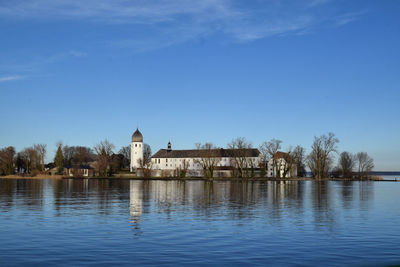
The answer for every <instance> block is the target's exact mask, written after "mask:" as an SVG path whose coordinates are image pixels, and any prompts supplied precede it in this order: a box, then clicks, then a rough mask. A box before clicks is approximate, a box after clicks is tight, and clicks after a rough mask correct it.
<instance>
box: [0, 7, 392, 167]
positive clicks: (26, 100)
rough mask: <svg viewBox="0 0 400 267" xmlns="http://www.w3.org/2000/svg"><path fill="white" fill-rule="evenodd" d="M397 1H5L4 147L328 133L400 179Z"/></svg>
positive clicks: (301, 139) (306, 142)
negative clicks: (137, 134) (136, 135)
mask: <svg viewBox="0 0 400 267" xmlns="http://www.w3.org/2000/svg"><path fill="white" fill-rule="evenodd" d="M399 11H400V2H399V1H394V0H393V1H390V0H385V1H367V0H346V1H345V0H343V1H341V0H336V1H335V0H304V1H291V0H276V1H272V0H264V1H261V0H246V1H238V0H204V1H193V0H191V1H189V0H158V1H156V0H148V1H139V0H132V1H129V0H114V1H111V0H96V1H94V0H86V1H77V0H57V1H54V0H31V1H26V0H15V1H8V0H7V1H2V0H0V34H1V35H0V36H1V37H0V51H1V52H0V96H1V112H0V121H1V124H0V147H4V146H9V145H13V146H15V147H16V148H17V150H21V149H23V148H24V147H27V146H30V145H33V144H34V143H46V144H47V145H48V150H49V156H48V159H49V160H51V159H52V157H53V155H54V150H55V144H56V142H57V141H63V143H64V144H68V145H86V146H93V145H94V144H96V143H97V142H99V141H101V140H104V139H108V140H110V141H111V142H112V143H114V144H115V146H116V148H117V150H118V149H119V148H120V147H122V146H125V145H128V144H129V142H130V136H131V134H132V133H133V131H134V130H135V129H136V126H139V128H140V130H141V131H142V133H143V135H144V138H145V142H147V143H149V144H150V145H151V147H152V150H153V152H155V151H156V150H158V149H160V148H164V147H165V146H166V144H167V142H168V140H171V142H172V145H173V148H177V149H178V148H180V149H184V148H192V147H194V143H196V142H205V141H211V142H213V143H214V144H216V145H217V146H221V147H225V146H226V144H227V143H229V142H230V141H231V140H232V139H233V138H235V137H238V136H244V137H246V138H247V139H248V140H250V141H251V142H252V143H253V145H254V146H258V145H259V144H260V143H262V142H263V141H265V140H270V139H271V138H278V139H281V140H282V141H283V146H284V148H287V147H289V146H290V145H293V146H295V145H297V144H300V145H303V146H304V147H305V148H306V149H307V151H308V152H309V151H310V145H311V143H312V141H313V137H314V136H315V135H321V134H324V133H328V132H334V133H335V134H336V135H337V137H338V138H339V139H340V144H339V150H340V151H344V150H346V151H351V152H357V151H367V152H368V153H369V154H370V155H371V156H372V157H373V158H374V159H375V165H376V170H400V139H399V136H400V134H399V133H400V107H399V103H400V86H399V85H400V49H399V47H400V19H399V16H398V14H399Z"/></svg>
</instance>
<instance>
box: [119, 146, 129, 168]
mask: <svg viewBox="0 0 400 267" xmlns="http://www.w3.org/2000/svg"><path fill="white" fill-rule="evenodd" d="M118 153H119V154H122V155H123V156H124V167H129V164H130V162H131V146H124V147H122V148H121V149H120V150H119V152H118Z"/></svg>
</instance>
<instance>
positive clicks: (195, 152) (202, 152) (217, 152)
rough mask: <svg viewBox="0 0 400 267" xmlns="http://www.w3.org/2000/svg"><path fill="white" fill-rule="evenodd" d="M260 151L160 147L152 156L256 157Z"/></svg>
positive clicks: (252, 149)
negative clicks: (168, 148)
mask: <svg viewBox="0 0 400 267" xmlns="http://www.w3.org/2000/svg"><path fill="white" fill-rule="evenodd" d="M259 154H260V151H258V149H257V148H249V149H224V148H217V149H211V150H208V149H185V150H170V151H168V150H167V149H160V150H158V151H157V153H155V154H154V155H153V156H152V158H204V157H216V158H228V157H235V156H238V155H241V156H242V155H244V156H245V157H258V155H259Z"/></svg>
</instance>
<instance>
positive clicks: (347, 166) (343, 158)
mask: <svg viewBox="0 0 400 267" xmlns="http://www.w3.org/2000/svg"><path fill="white" fill-rule="evenodd" d="M354 166H355V156H354V155H353V154H351V153H350V152H347V151H344V152H342V153H340V157H339V170H340V174H341V175H342V177H343V178H351V177H353V169H354Z"/></svg>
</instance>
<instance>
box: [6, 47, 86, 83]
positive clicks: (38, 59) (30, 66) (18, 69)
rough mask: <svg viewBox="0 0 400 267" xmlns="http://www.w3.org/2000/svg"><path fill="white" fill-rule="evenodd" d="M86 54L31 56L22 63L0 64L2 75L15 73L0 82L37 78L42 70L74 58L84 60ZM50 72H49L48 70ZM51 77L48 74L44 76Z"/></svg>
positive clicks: (64, 53)
mask: <svg viewBox="0 0 400 267" xmlns="http://www.w3.org/2000/svg"><path fill="white" fill-rule="evenodd" d="M87 56H88V54H87V53H85V52H82V51H77V50H70V51H66V52H60V53H56V54H52V55H46V56H33V57H32V58H30V59H26V58H24V59H23V62H20V61H13V62H7V63H5V62H3V63H2V64H0V72H3V73H15V74H13V75H6V76H0V82H7V81H16V80H22V79H26V78H32V77H33V76H37V73H38V72H41V71H42V70H43V69H46V68H48V67H49V66H52V65H53V64H57V63H62V62H63V61H66V60H70V59H74V58H84V57H87ZM50 72H51V70H50ZM47 75H51V74H49V73H47V74H46V76H47Z"/></svg>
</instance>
